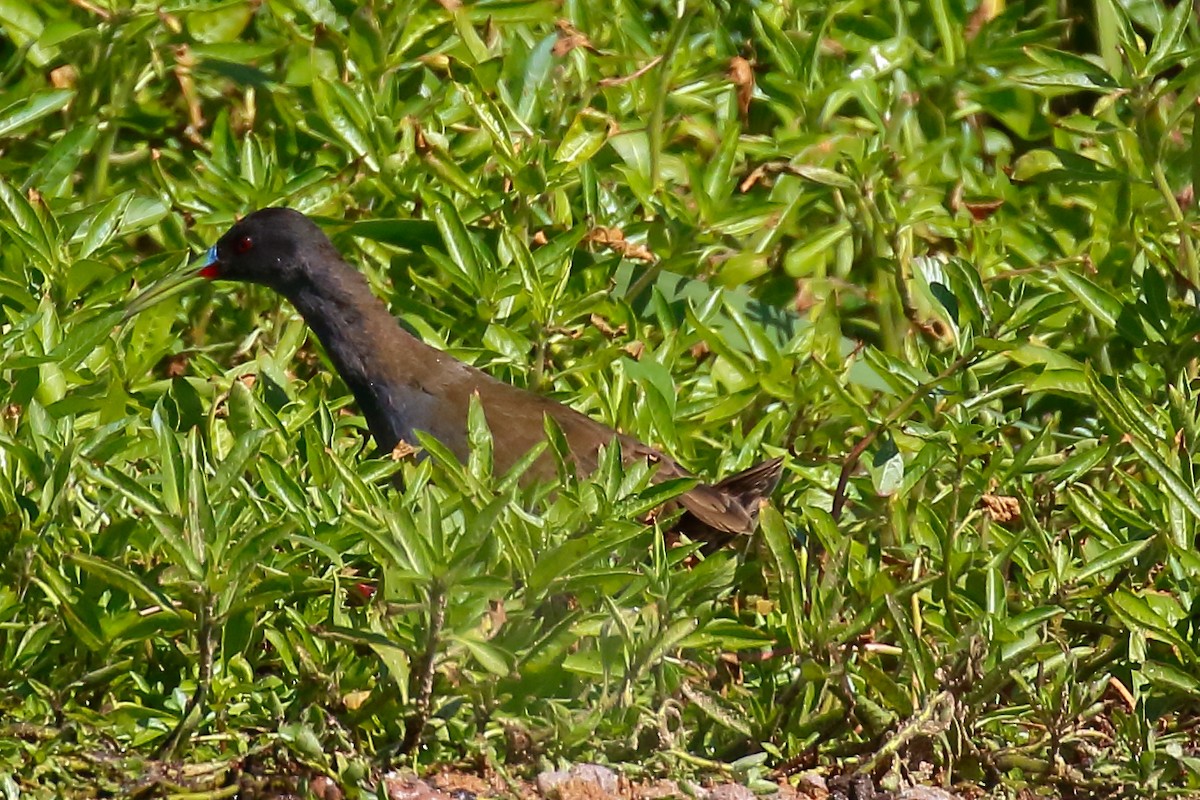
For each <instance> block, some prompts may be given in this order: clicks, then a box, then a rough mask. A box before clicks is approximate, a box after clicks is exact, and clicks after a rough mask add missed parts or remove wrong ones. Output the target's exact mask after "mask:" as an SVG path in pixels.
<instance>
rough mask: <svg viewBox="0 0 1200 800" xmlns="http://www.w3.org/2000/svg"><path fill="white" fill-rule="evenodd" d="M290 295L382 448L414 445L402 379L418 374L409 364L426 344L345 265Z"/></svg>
mask: <svg viewBox="0 0 1200 800" xmlns="http://www.w3.org/2000/svg"><path fill="white" fill-rule="evenodd" d="M287 294H288V298H289V299H290V300H291V301H292V304H293V305H294V306H295V307H296V310H297V311H299V312H300V315H301V316H302V317H304V321H305V322H307V323H308V326H309V327H310V328H312V330H313V332H314V333H316V335H317V338H318V339H320V340H321V344H322V345H324V347H325V352H326V353H328V354H329V358H330V360H331V361H333V365H334V367H335V368H336V369H337V371H338V373H339V374H340V375H341V376H342V380H344V381H345V382H346V385H347V386H348V387H349V389H350V391H352V392H353V393H354V399H355V400H356V401H357V403H358V406H359V409H360V410H361V411H362V412H363V415H364V416H365V417H366V418H367V424H368V425H369V426H370V428H371V433H372V435H373V436H374V437H375V442H376V444H377V445H378V446H379V447H380V449H382V450H388V451H390V450H391V448H392V447H394V446H395V444H396V443H397V442H398V441H399V440H401V439H405V440H407V441H410V442H411V441H414V437H413V436H412V424H411V422H410V421H408V420H407V419H406V416H407V415H406V413H405V406H406V405H408V404H406V403H405V401H404V397H403V393H404V388H403V380H402V378H403V376H404V375H405V374H412V365H410V364H408V363H406V360H407V359H409V358H411V357H412V356H413V354H414V352H415V349H414V346H415V348H420V347H423V346H424V345H423V343H420V342H418V341H417V340H416V339H415V338H414V337H413V336H412V335H410V334H409V333H408V332H407V331H405V330H404V329H403V328H401V327H400V325H399V323H398V322H397V321H396V319H395V317H393V316H392V314H391V312H390V311H388V308H387V306H386V305H384V303H383V301H381V300H380V299H379V298H378V297H376V296H375V295H374V294H373V293H372V292H371V289H370V286H369V285H368V284H367V281H366V278H364V277H363V276H362V274H361V273H359V272H358V271H356V270H354V269H352V268H351V267H350V266H348V265H346V264H345V263H344V262H341V261H339V262H338V263H337V265H336V267H335V268H333V269H328V270H326V271H324V272H323V274H321V275H320V276H319V280H314V281H312V283H311V284H308V285H304V286H300V287H296V288H294V289H293V291H289V292H288V293H287Z"/></svg>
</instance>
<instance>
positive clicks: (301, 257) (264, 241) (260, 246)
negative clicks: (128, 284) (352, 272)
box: [124, 208, 338, 319]
mask: <svg viewBox="0 0 1200 800" xmlns="http://www.w3.org/2000/svg"><path fill="white" fill-rule="evenodd" d="M331 258H332V259H334V260H337V259H338V255H337V251H336V250H334V247H333V245H332V244H331V243H330V241H329V239H328V237H326V236H325V234H324V233H323V232H322V231H321V229H320V228H318V227H317V226H316V224H315V223H313V221H312V220H310V219H309V218H308V217H306V216H304V215H303V214H301V213H300V212H299V211H293V210H292V209H290V208H264V209H261V210H259V211H255V212H254V213H253V214H250V215H249V216H247V217H246V218H245V219H243V220H241V221H240V222H238V223H237V224H236V225H234V226H233V227H232V228H230V229H229V230H228V231H227V232H226V233H225V235H224V236H222V237H221V238H220V239H218V240H217V243H216V244H214V245H213V246H212V247H210V248H208V252H207V253H205V254H204V256H203V258H202V259H201V260H200V262H199V265H198V266H197V262H195V261H193V262H192V263H191V264H190V265H189V266H188V267H186V268H185V269H183V270H182V271H179V272H176V273H174V274H172V275H168V276H167V277H166V278H164V279H162V280H160V281H159V282H158V283H156V284H154V285H153V286H151V287H150V288H149V289H147V290H146V291H144V292H142V293H141V294H140V295H139V296H138V297H136V298H134V300H133V301H131V302H130V303H129V304H128V305H127V306H126V309H125V314H124V317H125V319H129V318H130V317H132V316H133V315H134V314H137V313H138V312H140V311H142V310H144V309H146V308H149V307H150V306H151V305H154V304H156V303H158V302H160V301H162V300H165V299H166V298H168V297H172V296H174V295H176V294H179V293H180V292H182V291H185V290H186V289H187V288H188V287H190V286H192V285H194V284H195V282H196V281H197V280H198V279H199V278H207V279H209V280H229V281H247V282H249V283H259V284H262V285H263V286H268V287H270V288H272V289H274V290H275V291H277V292H280V293H281V294H283V295H285V296H287V297H293V298H294V297H295V295H296V293H297V292H300V291H304V290H307V289H311V288H312V286H313V283H314V279H315V278H319V277H320V276H319V275H316V274H314V273H316V272H320V269H319V268H318V267H316V266H314V265H319V264H322V263H329V260H330V259H331Z"/></svg>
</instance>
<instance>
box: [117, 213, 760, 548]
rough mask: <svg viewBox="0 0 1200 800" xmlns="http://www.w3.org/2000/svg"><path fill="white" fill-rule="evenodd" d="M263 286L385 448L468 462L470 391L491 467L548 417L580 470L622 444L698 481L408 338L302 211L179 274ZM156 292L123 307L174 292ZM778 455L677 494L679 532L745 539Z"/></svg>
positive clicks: (631, 441) (259, 225)
mask: <svg viewBox="0 0 1200 800" xmlns="http://www.w3.org/2000/svg"><path fill="white" fill-rule="evenodd" d="M197 275H198V276H200V277H203V278H207V279H209V280H214V281H218V280H219V281H241V282H248V283H255V284H260V285H263V286H267V287H269V288H271V289H273V290H275V291H276V292H278V293H279V294H281V295H283V296H284V297H285V298H287V300H288V301H290V302H291V304H292V305H293V306H294V307H295V309H296V310H297V311H298V312H299V313H300V315H301V317H303V318H304V321H305V322H306V323H307V325H308V327H309V328H310V329H311V330H312V331H313V332H314V333H315V334H316V336H317V339H318V340H320V342H321V344H322V346H323V347H324V348H325V352H326V353H327V354H328V356H329V359H330V361H331V362H332V363H333V366H334V368H335V369H336V370H337V372H338V374H339V375H340V376H341V378H342V380H343V381H344V382H345V384H346V386H347V387H348V388H349V389H350V391H351V392H352V393H353V395H354V399H355V402H356V403H357V405H358V408H359V410H360V411H361V412H362V414H363V416H364V417H365V418H366V422H367V426H368V428H369V429H370V432H371V436H372V438H373V439H374V440H375V444H376V446H377V447H378V449H379V450H380V451H381V452H384V453H387V452H392V451H393V450H394V448H396V446H397V445H399V444H401V443H406V444H409V445H415V444H417V439H416V435H415V434H416V432H417V431H422V432H424V433H425V434H427V435H430V436H432V437H433V438H434V439H436V440H438V441H439V442H440V443H441V444H443V445H444V446H445V447H446V448H447V449H448V450H449V451H450V452H451V453H453V454H454V456H455V457H457V458H458V459H460V460H462V461H463V462H465V461H466V460H467V458H468V455H469V452H470V447H469V444H468V435H467V427H468V426H467V415H468V410H469V407H470V402H471V398H472V396H473V395H477V396H478V398H479V403H480V405H481V406H482V408H483V412H484V416H485V418H486V420H487V423H488V427H489V428H490V429H491V434H492V441H493V458H494V466H495V468H496V469H497V470H498V471H500V472H504V471H507V470H508V468H509V467H511V466H512V465H513V464H514V463H515V462H516V461H518V460H519V459H520V458H521V457H522V456H524V455H525V454H527V453H528V452H529V451H530V450H531V449H532V448H533V447H535V446H536V445H538V444H539V443H540V442H542V441H543V440H544V439H545V436H546V434H545V425H544V419H543V418H544V417H550V418H552V419H553V420H554V422H555V423H557V424H558V426H559V428H560V429H561V430H562V432H563V435H564V437H565V439H566V442H567V446H568V449H569V451H570V458H571V460H572V461H573V462H574V466H575V468H576V471H577V473H579V474H580V475H587V474H590V473H591V472H592V471H594V470H595V469H596V467H597V466H598V464H599V453H600V449H601V447H612V446H613V445H614V444H615V445H617V446H619V447H620V450H621V459H622V461H623V462H624V463H626V464H630V463H632V462H635V461H638V460H644V461H648V462H651V463H652V464H654V465H655V471H654V473H653V476H652V478H651V480H653V481H654V482H656V483H657V482H661V481H664V480H668V479H672V478H690V477H694V476H692V475H691V473H689V472H688V471H687V470H685V469H684V468H683V467H682V466H680V465H679V463H678V462H676V461H675V460H674V459H672V458H671V457H669V456H668V455H666V454H665V453H663V452H661V451H660V450H658V449H656V448H654V447H651V446H650V445H647V444H645V443H643V442H641V441H640V440H638V439H636V438H634V437H633V436H630V435H628V434H624V433H619V432H618V431H616V430H615V429H613V428H611V427H609V426H608V425H605V424H604V423H602V422H599V421H597V420H595V419H592V418H591V417H589V416H587V415H585V414H583V413H581V412H579V411H577V410H575V409H573V408H571V407H570V406H567V405H564V404H563V403H560V402H558V401H556V400H553V399H551V398H549V397H545V396H543V395H539V394H537V393H535V392H531V391H529V390H526V389H523V388H520V387H517V386H513V385H511V384H508V383H505V382H503V381H501V380H499V379H497V378H495V377H493V376H491V375H489V374H487V373H486V372H484V371H483V370H480V369H478V368H476V367H474V366H471V365H469V364H466V363H464V362H462V361H460V360H458V359H456V358H454V357H453V356H451V355H450V354H448V353H446V352H444V351H442V350H439V349H437V348H435V347H433V346H431V345H429V344H426V343H425V342H423V341H421V340H420V339H419V338H417V337H416V336H413V335H412V334H411V333H409V332H408V331H407V330H405V328H404V327H403V326H402V325H401V324H400V323H399V321H398V320H397V318H396V317H394V316H393V315H392V313H391V311H390V310H389V309H388V307H387V306H386V305H385V304H384V302H383V301H382V300H381V299H380V298H378V297H377V296H376V295H375V294H374V293H373V292H372V291H371V288H370V286H369V285H368V283H367V280H366V278H365V277H364V276H363V274H362V273H361V272H359V271H358V270H356V269H355V268H353V267H352V266H350V265H349V264H348V263H347V262H346V261H345V260H343V258H342V256H341V254H340V253H339V252H338V251H337V249H336V248H335V247H334V245H333V243H332V242H331V241H330V240H329V237H328V236H326V235H325V233H324V232H323V231H322V230H321V228H320V227H319V226H317V224H316V223H314V222H313V221H312V220H310V219H309V218H308V217H307V216H305V215H304V214H303V213H301V212H299V211H296V210H293V209H291V208H285V207H268V208H262V209H259V210H258V211H255V212H253V213H251V214H249V215H247V216H246V217H244V218H243V219H241V220H240V221H238V222H236V223H235V224H234V225H233V226H232V227H231V228H230V229H229V230H228V231H227V232H226V233H225V234H224V235H223V236H221V237H220V238H219V239H218V240H217V242H216V244H214V245H212V247H210V248H209V249H208V251H207V253H205V255H204V256H203V258H202V260H201V262H200V264H199V268H198V269H197V268H196V265H195V264H194V263H193V264H192V265H191V266H190V267H189V268H188V270H187V273H186V275H185V276H184V277H185V278H189V279H190V278H193V277H195V276H197ZM173 291H174V290H173V289H172V287H170V286H166V285H164V286H162V287H161V288H160V289H156V288H154V287H152V288H151V289H149V290H147V291H146V292H144V293H143V295H142V296H140V297H138V298H137V299H135V300H134V301H133V303H132V304H131V306H130V309H131V311H127V312H126V316H129V315H130V314H131V313H132V311H137V310H141V309H142V308H144V307H145V306H146V305H149V304H150V303H152V302H155V301H156V300H157V299H161V297H162V296H164V295H166V294H170V293H173ZM782 469H783V457H782V456H780V457H776V458H771V459H768V460H766V461H763V462H761V463H759V464H757V465H755V466H752V467H750V468H749V469H746V470H744V471H742V472H738V473H736V474H734V475H731V476H729V477H727V478H725V479H724V480H722V481H720V482H718V483H715V484H707V483H702V482H698V483H696V485H695V486H693V487H692V488H691V489H689V490H688V491H686V492H684V493H683V494H682V495H680V496H679V497H677V498H676V500H675V502H677V503H678V504H679V505H681V506H682V507H683V509H684V513H683V514H682V515H681V517H680V518H679V520H678V521H677V524H676V526H675V530H676V531H679V532H682V533H684V534H685V535H687V536H688V538H689V539H691V540H693V541H702V542H704V543H706V545H707V546H708V547H709V548H715V547H719V546H722V545H724V544H725V543H727V542H729V541H731V540H732V539H734V538H736V537H738V536H743V535H748V534H752V533H753V532H754V531H755V530H756V529H757V524H758V513H759V509H760V507H761V504H762V503H763V502H764V501H765V499H766V498H768V497H769V496H770V495H771V493H772V492H773V491H774V490H775V488H776V486H777V485H778V483H779V480H780V477H781V475H782ZM556 476H557V466H556V464H555V462H554V460H553V459H552V458H551V457H550V455H549V454H547V453H543V454H542V456H540V457H539V458H538V459H537V460H536V461H535V462H534V463H533V464H532V466H530V467H529V469H528V471H527V472H526V473H525V474H524V476H523V479H524V480H527V481H528V480H552V479H554V478H555V477H556Z"/></svg>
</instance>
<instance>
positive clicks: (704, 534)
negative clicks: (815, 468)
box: [675, 456, 783, 553]
mask: <svg viewBox="0 0 1200 800" xmlns="http://www.w3.org/2000/svg"><path fill="white" fill-rule="evenodd" d="M782 474H783V456H780V457H778V458H772V459H770V460H767V461H764V462H762V463H761V464H755V465H754V466H753V467H750V468H749V469H746V470H742V471H741V472H738V473H736V474H733V475H730V476H729V477H727V478H725V479H724V480H722V481H720V482H719V483H715V484H713V485H712V486H709V487H705V488H706V489H708V490H709V492H713V493H715V494H717V495H719V496H720V497H721V499H722V500H723V501H724V502H723V504H724V505H725V506H726V508H727V509H729V510H733V508H736V509H737V510H738V511H739V512H741V513H737V514H736V515H729V514H723V515H721V516H720V517H719V518H717V517H714V515H712V514H710V513H706V512H707V509H706V508H701V507H697V506H695V505H694V504H692V503H689V502H688V500H689V499H690V498H688V497H687V496H686V495H685V496H684V497H682V498H680V499H681V500H682V501H683V503H682V504H683V506H684V508H686V509H687V511H686V513H684V515H683V516H682V517H680V519H679V522H678V523H677V524H676V526H675V530H676V531H678V532H679V533H683V534H686V535H687V537H688V538H689V539H691V540H692V541H696V542H704V551H705V552H706V553H708V552H712V551H714V550H717V549H719V548H721V547H724V546H725V545H726V544H727V543H728V542H729V541H730V540H731V539H733V538H734V537H735V536H737V535H749V534H752V533H754V531H755V529H756V528H757V527H758V510H759V508H760V507H761V505H762V501H763V500H765V499H766V498H768V497H770V496H771V493H772V492H773V491H775V487H776V486H778V485H779V479H780V477H781V476H782ZM707 493H708V492H706V494H707ZM730 507H732V508H730ZM731 516H736V517H737V518H739V519H740V520H742V521H743V522H742V525H740V526H739V527H740V528H741V529H740V530H733V529H732V527H731V526H730V525H728V524H723V523H727V521H728V520H729V519H730V517H731ZM704 517H708V519H707V520H706V519H704Z"/></svg>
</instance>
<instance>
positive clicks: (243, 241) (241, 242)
mask: <svg viewBox="0 0 1200 800" xmlns="http://www.w3.org/2000/svg"><path fill="white" fill-rule="evenodd" d="M251 247H254V240H253V239H251V238H250V237H249V236H243V237H242V238H240V239H238V240H237V241H236V242H234V243H233V252H235V253H237V254H238V255H239V256H240V255H244V254H245V253H249V252H250V248H251Z"/></svg>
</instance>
